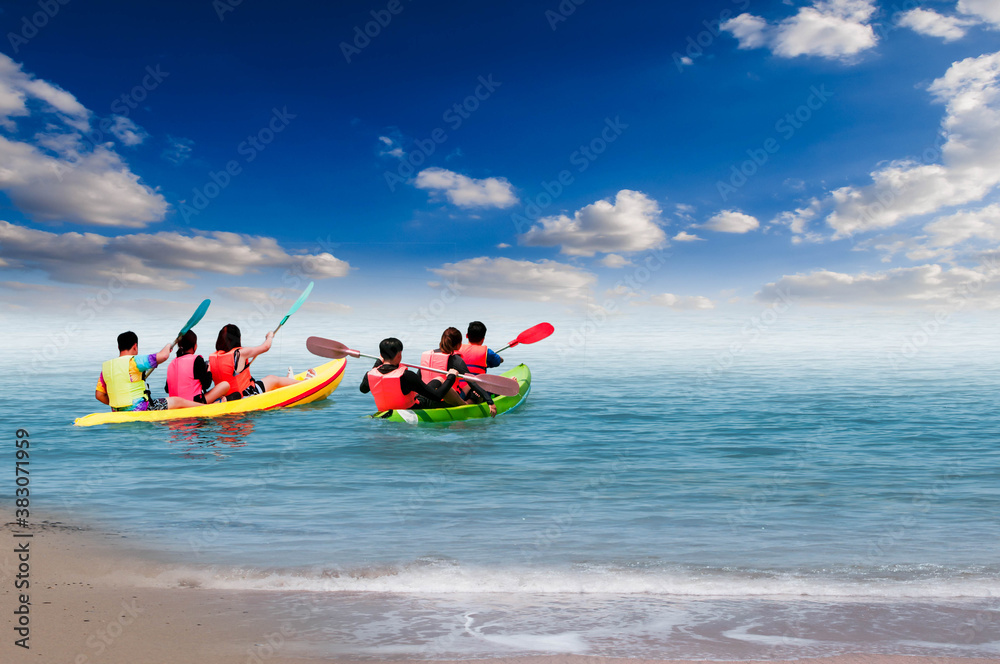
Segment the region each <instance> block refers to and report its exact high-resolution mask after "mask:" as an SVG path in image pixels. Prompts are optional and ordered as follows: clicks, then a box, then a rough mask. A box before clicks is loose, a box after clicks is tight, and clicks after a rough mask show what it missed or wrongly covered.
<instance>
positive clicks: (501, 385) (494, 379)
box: [463, 374, 520, 397]
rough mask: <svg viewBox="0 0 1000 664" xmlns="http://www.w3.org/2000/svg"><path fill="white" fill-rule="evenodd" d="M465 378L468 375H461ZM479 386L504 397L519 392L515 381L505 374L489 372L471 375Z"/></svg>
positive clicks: (467, 377) (512, 395) (515, 394)
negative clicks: (494, 374)
mask: <svg viewBox="0 0 1000 664" xmlns="http://www.w3.org/2000/svg"><path fill="white" fill-rule="evenodd" d="M463 378H465V379H466V380H468V379H469V378H470V376H463ZM472 378H474V379H475V381H476V382H477V383H479V385H480V387H482V388H483V389H484V390H486V391H487V392H492V393H493V394H499V395H501V396H505V397H514V396H517V394H518V393H519V392H520V387H519V386H518V384H517V381H516V380H514V379H513V378H507V377H506V376H491V375H490V374H478V375H476V376H472Z"/></svg>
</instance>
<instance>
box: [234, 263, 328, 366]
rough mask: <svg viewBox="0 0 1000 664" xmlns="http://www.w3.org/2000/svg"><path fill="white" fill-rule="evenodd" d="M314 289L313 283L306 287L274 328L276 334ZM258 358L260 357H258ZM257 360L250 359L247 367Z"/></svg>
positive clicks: (254, 358)
mask: <svg viewBox="0 0 1000 664" xmlns="http://www.w3.org/2000/svg"><path fill="white" fill-rule="evenodd" d="M312 289H313V282H312V281H310V282H309V285H308V286H306V289H305V290H304V291H302V295H299V299H297V300H295V304H293V305H292V308H291V309H289V310H288V313H287V314H285V317H284V318H282V319H281V322H280V323H278V327H276V328H274V334H277V333H278V330H280V329H281V326H282V325H284V324H285V323H287V322H288V319H289V318H290V317H291V315H292V314H294V313H295V312H296V311H298V310H299V307H301V306H302V303H303V302H305V301H306V298H307V297H309V293H311V292H312ZM257 357H260V356H259V355H258V356H257ZM256 359H257V358H256V357H252V358H250V361H249V362H247V363H246V366H247V367H249V366H250V365H251V364H253V361H254V360H256Z"/></svg>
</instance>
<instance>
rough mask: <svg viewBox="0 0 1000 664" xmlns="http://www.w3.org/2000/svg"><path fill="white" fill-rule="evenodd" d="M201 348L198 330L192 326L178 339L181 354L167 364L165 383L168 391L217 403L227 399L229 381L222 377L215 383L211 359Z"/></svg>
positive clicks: (190, 398) (180, 395)
mask: <svg viewBox="0 0 1000 664" xmlns="http://www.w3.org/2000/svg"><path fill="white" fill-rule="evenodd" d="M197 351H198V335H196V334H195V333H194V330H188V331H187V332H186V333H185V334H184V336H182V337H181V339H180V341H178V342H177V357H175V358H174V359H173V360H172V361H171V362H170V366H168V367H167V383H166V384H165V385H164V386H163V389H164V390H166V392H167V394H169V395H170V396H172V397H181V398H183V399H189V400H191V401H195V402H197V403H215V402H216V401H218V400H219V399H222V400H223V401H225V399H226V395H227V394H229V383H227V382H226V381H222V382H221V383H219V384H218V385H216V386H215V387H212V388H211V389H209V387H211V385H212V372H211V371H210V370H209V368H208V363H207V362H205V358H203V357H202V356H201V355H195V353H196V352H197Z"/></svg>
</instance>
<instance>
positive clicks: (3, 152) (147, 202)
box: [0, 54, 167, 227]
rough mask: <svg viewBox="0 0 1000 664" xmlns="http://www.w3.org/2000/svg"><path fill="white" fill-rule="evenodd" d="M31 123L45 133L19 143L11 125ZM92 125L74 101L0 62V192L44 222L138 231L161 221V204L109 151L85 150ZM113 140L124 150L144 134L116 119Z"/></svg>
mask: <svg viewBox="0 0 1000 664" xmlns="http://www.w3.org/2000/svg"><path fill="white" fill-rule="evenodd" d="M29 116H30V117H31V119H32V120H37V121H39V122H41V123H42V124H43V126H44V130H42V131H41V132H38V133H36V134H34V135H33V136H32V137H31V139H25V138H18V137H17V136H16V135H17V133H18V122H17V120H18V119H20V118H27V117H29ZM90 118H91V113H90V111H88V110H87V109H86V108H85V107H84V106H83V105H82V104H81V103H80V102H79V101H77V99H76V97H74V96H73V95H72V94H70V93H68V92H66V91H65V90H62V89H60V88H58V87H57V86H55V85H52V84H51V83H48V82H46V81H42V80H39V79H36V78H34V77H33V76H31V75H30V74H27V73H25V72H24V71H23V70H22V69H21V65H19V64H17V63H16V62H14V61H13V60H11V59H10V58H9V57H8V56H6V55H2V54H0V126H3V128H4V129H6V130H7V131H8V132H9V134H10V135H9V136H0V190H3V191H4V192H6V194H7V195H8V196H9V197H10V200H11V202H13V204H14V205H15V206H17V207H18V208H19V209H20V210H21V211H22V212H24V213H25V214H26V215H29V216H31V217H32V218H33V219H36V220H38V221H43V222H61V221H71V222H78V223H82V224H94V225H99V226H125V227H142V226H145V225H147V224H149V223H151V222H156V221H161V220H162V219H163V218H164V217H165V215H166V212H167V203H166V200H165V199H164V198H163V196H162V195H160V194H159V193H157V192H156V191H154V190H153V189H151V188H150V187H148V186H146V185H144V184H142V183H141V182H139V176H138V175H136V174H135V173H133V172H132V171H131V170H130V169H129V168H128V166H127V165H126V164H125V162H124V161H123V160H122V158H121V157H120V156H119V155H118V154H117V153H116V152H115V151H114V150H113V144H112V143H104V144H99V145H96V146H87V145H85V142H84V140H83V138H84V137H83V132H87V131H88V130H89V129H90ZM33 124H34V123H33ZM112 132H113V133H114V135H115V136H116V137H117V138H119V140H121V141H122V142H123V143H124V144H126V145H136V144H138V143H139V142H141V141H142V138H143V137H144V134H145V132H143V131H142V130H141V129H139V128H138V127H137V126H136V125H135V124H134V123H132V122H131V121H130V120H128V119H127V118H117V119H116V120H115V123H114V124H113V125H112Z"/></svg>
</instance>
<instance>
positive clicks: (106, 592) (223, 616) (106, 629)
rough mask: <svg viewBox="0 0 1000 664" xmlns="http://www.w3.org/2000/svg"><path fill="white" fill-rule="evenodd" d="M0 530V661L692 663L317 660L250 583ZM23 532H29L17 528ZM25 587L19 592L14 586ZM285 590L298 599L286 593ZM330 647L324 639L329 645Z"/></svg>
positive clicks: (73, 533) (818, 661)
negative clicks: (24, 641) (228, 585)
mask: <svg viewBox="0 0 1000 664" xmlns="http://www.w3.org/2000/svg"><path fill="white" fill-rule="evenodd" d="M12 525H13V524H6V525H4V526H3V528H2V537H4V539H5V540H6V541H7V542H8V543H11V542H23V541H28V542H30V544H29V551H30V557H29V564H30V572H29V581H30V583H31V585H30V588H29V589H28V590H27V593H28V596H29V599H30V607H29V637H28V638H29V641H28V645H29V648H28V649H24V648H21V647H17V646H15V645H14V641H15V639H17V638H18V637H17V636H16V632H15V628H16V627H17V624H16V621H17V620H18V616H17V615H16V614H15V613H14V611H15V610H16V609H17V608H18V606H19V603H18V595H17V593H18V591H16V590H15V588H14V573H15V571H16V569H17V565H18V564H19V563H18V562H17V555H18V554H16V553H15V552H14V546H5V547H3V550H4V553H3V555H2V556H0V580H2V591H0V597H2V598H3V599H2V605H3V615H4V619H3V623H2V624H3V630H2V631H3V634H4V635H5V636H4V639H3V644H2V645H0V653H2V659H3V661H16V662H29V661H44V662H70V663H72V664H90V663H94V662H102V663H105V662H106V663H108V664H119V663H120V664H143V663H145V662H150V663H152V662H165V661H169V662H171V663H172V664H184V663H187V662H192V663H194V662H204V661H212V662H217V663H219V664H244V663H252V664H263V662H271V663H274V664H305V663H313V664H315V663H317V662H336V663H338V664H347V663H349V662H360V661H365V662H371V661H393V662H421V663H423V664H435V663H437V662H444V661H450V662H455V661H476V662H501V661H502V662H504V664H640V663H646V662H649V663H652V662H663V663H665V664H666V663H669V664H693V662H696V661H706V660H688V659H633V658H614V657H605V656H597V655H580V654H548V655H545V654H542V655H529V656H524V655H517V656H512V657H494V658H483V659H474V660H461V659H453V660H441V659H412V658H402V657H400V658H393V657H384V656H382V657H380V656H371V657H350V656H347V657H339V656H338V657H324V656H318V655H317V654H316V650H317V646H318V645H320V644H316V643H309V638H308V637H306V638H304V639H300V638H299V636H300V635H299V632H298V631H297V628H296V622H295V621H294V620H290V619H289V616H288V612H287V611H285V612H284V614H281V612H276V611H275V610H274V603H273V602H269V600H271V599H273V596H272V595H270V594H269V593H262V592H261V591H252V590H219V589H205V588H199V587H197V583H196V582H192V583H190V584H185V581H184V580H183V579H180V580H179V581H178V584H177V586H176V587H170V588H162V587H147V586H143V585H141V584H139V583H136V581H137V580H138V579H139V578H141V577H147V578H148V577H149V575H150V574H153V575H155V574H156V573H157V572H158V571H159V570H166V569H168V567H169V565H168V564H165V563H161V562H154V561H151V560H145V559H143V558H142V557H141V555H140V554H138V553H136V552H135V551H134V549H135V547H134V543H133V542H131V541H129V543H128V545H127V546H125V547H122V546H121V544H122V542H123V540H126V539H127V538H126V537H125V536H123V535H120V534H114V533H106V532H100V531H98V530H92V529H88V528H85V527H77V526H72V525H69V524H67V523H63V522H59V521H43V522H40V523H37V524H32V527H31V528H30V530H28V531H24V530H21V529H18V530H15V529H13V528H12ZM15 532H18V533H25V532H30V533H31V535H32V536H31V537H30V538H15V537H14V533H15ZM21 592H24V591H21ZM289 596H295V594H294V593H289ZM326 645H329V644H326ZM711 661H713V662H715V663H716V664H729V663H733V664H735V663H736V662H750V661H769V662H770V664H787V663H788V662H792V661H797V662H802V663H804V664H861V663H864V664H987V663H988V662H1000V659H984V658H958V657H923V656H911V655H875V654H863V653H859V654H850V655H838V656H832V657H820V658H815V657H812V658H808V657H803V658H802V659H794V660H789V659H781V660H753V659H725V660H723V659H713V660H711Z"/></svg>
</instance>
